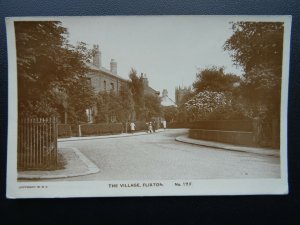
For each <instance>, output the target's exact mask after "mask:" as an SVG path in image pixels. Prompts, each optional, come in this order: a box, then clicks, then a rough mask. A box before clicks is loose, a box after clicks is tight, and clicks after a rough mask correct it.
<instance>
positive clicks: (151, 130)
mask: <svg viewBox="0 0 300 225" xmlns="http://www.w3.org/2000/svg"><path fill="white" fill-rule="evenodd" d="M148 129H149V133H153V129H152V123H151V122H150V123H149V127H148Z"/></svg>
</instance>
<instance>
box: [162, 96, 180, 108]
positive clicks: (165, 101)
mask: <svg viewBox="0 0 300 225" xmlns="http://www.w3.org/2000/svg"><path fill="white" fill-rule="evenodd" d="M161 105H162V106H176V103H175V102H174V101H173V100H172V99H171V98H169V96H163V97H161Z"/></svg>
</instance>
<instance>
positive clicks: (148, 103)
mask: <svg viewBox="0 0 300 225" xmlns="http://www.w3.org/2000/svg"><path fill="white" fill-rule="evenodd" d="M160 101H161V100H160V98H159V97H158V96H154V95H146V96H145V110H146V120H147V121H150V120H151V118H152V117H160V116H161V113H162V109H161V104H160Z"/></svg>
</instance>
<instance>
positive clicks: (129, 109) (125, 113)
mask: <svg viewBox="0 0 300 225" xmlns="http://www.w3.org/2000/svg"><path fill="white" fill-rule="evenodd" d="M120 101H121V102H120V104H121V106H122V112H121V115H120V119H121V121H123V122H128V121H130V120H133V117H134V114H135V112H134V100H133V95H132V92H131V90H130V89H129V88H128V85H127V86H121V90H120Z"/></svg>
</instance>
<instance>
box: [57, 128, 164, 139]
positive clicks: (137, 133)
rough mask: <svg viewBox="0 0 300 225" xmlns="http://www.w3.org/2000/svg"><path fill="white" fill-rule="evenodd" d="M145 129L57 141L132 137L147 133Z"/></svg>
mask: <svg viewBox="0 0 300 225" xmlns="http://www.w3.org/2000/svg"><path fill="white" fill-rule="evenodd" d="M162 131H163V129H159V130H156V131H155V133H159V132H162ZM147 134H149V133H147V132H146V131H142V132H141V131H139V132H135V133H122V134H113V135H101V136H87V137H70V138H59V139H58V142H66V141H82V140H94V139H107V138H120V137H133V136H139V135H147Z"/></svg>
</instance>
